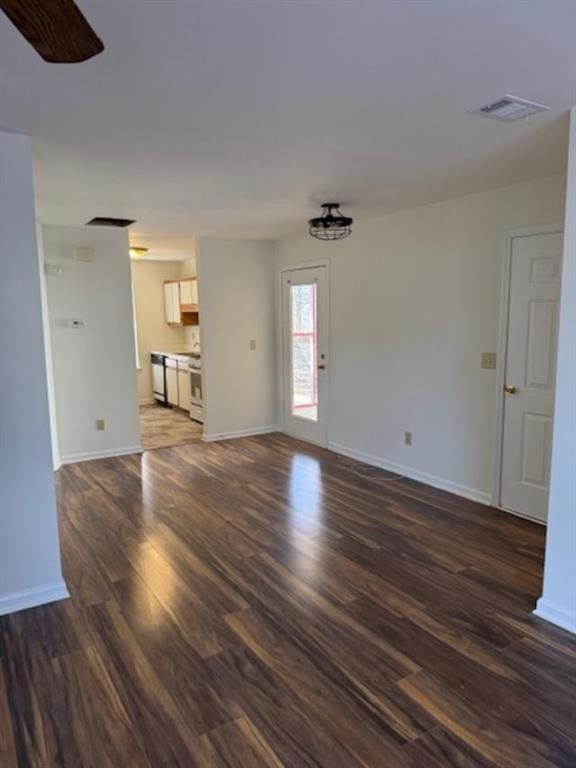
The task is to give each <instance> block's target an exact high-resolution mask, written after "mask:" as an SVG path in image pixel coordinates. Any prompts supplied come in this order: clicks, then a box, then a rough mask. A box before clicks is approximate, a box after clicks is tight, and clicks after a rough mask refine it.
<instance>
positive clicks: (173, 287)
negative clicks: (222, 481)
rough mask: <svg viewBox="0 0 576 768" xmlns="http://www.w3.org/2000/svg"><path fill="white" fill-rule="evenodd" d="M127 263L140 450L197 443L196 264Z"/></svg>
mask: <svg viewBox="0 0 576 768" xmlns="http://www.w3.org/2000/svg"><path fill="white" fill-rule="evenodd" d="M131 265H132V281H133V295H134V331H135V338H136V345H137V369H138V380H139V381H138V386H139V398H140V433H141V443H142V448H143V449H144V450H152V449H155V448H163V447H169V446H174V445H181V444H185V443H190V442H198V441H200V440H201V439H202V433H203V428H202V424H203V387H202V357H201V348H200V311H199V301H198V280H197V277H196V275H195V263H194V261H193V260H187V261H165V260H157V261H151V260H143V259H138V260H136V259H132V262H131Z"/></svg>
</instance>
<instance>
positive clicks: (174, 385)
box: [166, 358, 178, 406]
mask: <svg viewBox="0 0 576 768" xmlns="http://www.w3.org/2000/svg"><path fill="white" fill-rule="evenodd" d="M166 390H167V395H168V403H169V404H170V405H176V406H177V405H178V363H177V362H176V360H170V358H166Z"/></svg>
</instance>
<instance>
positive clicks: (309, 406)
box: [290, 283, 318, 421]
mask: <svg viewBox="0 0 576 768" xmlns="http://www.w3.org/2000/svg"><path fill="white" fill-rule="evenodd" d="M317 296H318V292H317V289H316V283H311V284H308V285H306V284H304V283H302V284H300V285H290V320H291V327H292V334H291V345H292V353H291V356H290V357H291V360H292V366H291V395H292V403H291V407H292V415H293V416H300V417H301V418H303V419H309V420H310V421H318V369H317V365H318V362H317V360H318V328H317V322H316V318H317V308H316V301H317Z"/></svg>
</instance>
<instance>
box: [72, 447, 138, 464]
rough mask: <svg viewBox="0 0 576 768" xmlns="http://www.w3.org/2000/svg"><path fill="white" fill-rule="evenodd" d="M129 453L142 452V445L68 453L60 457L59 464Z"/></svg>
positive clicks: (108, 457)
mask: <svg viewBox="0 0 576 768" xmlns="http://www.w3.org/2000/svg"><path fill="white" fill-rule="evenodd" d="M131 453H142V446H141V445H131V446H129V447H128V448H108V449H106V450H103V451H88V452H87V453H69V454H67V455H66V456H61V457H60V464H76V462H78V461H92V459H110V458H113V457H114V456H127V455H129V454H131Z"/></svg>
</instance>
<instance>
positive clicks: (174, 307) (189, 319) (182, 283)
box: [164, 277, 198, 325]
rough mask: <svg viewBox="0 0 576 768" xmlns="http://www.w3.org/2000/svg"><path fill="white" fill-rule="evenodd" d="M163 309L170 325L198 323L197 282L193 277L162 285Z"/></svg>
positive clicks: (170, 281) (169, 281)
mask: <svg viewBox="0 0 576 768" xmlns="http://www.w3.org/2000/svg"><path fill="white" fill-rule="evenodd" d="M164 309H165V316H166V322H167V323H169V324H170V325H196V324H197V323H198V318H197V313H198V282H197V280H196V278H195V277H188V278H185V279H183V280H168V281H167V282H165V283H164Z"/></svg>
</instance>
